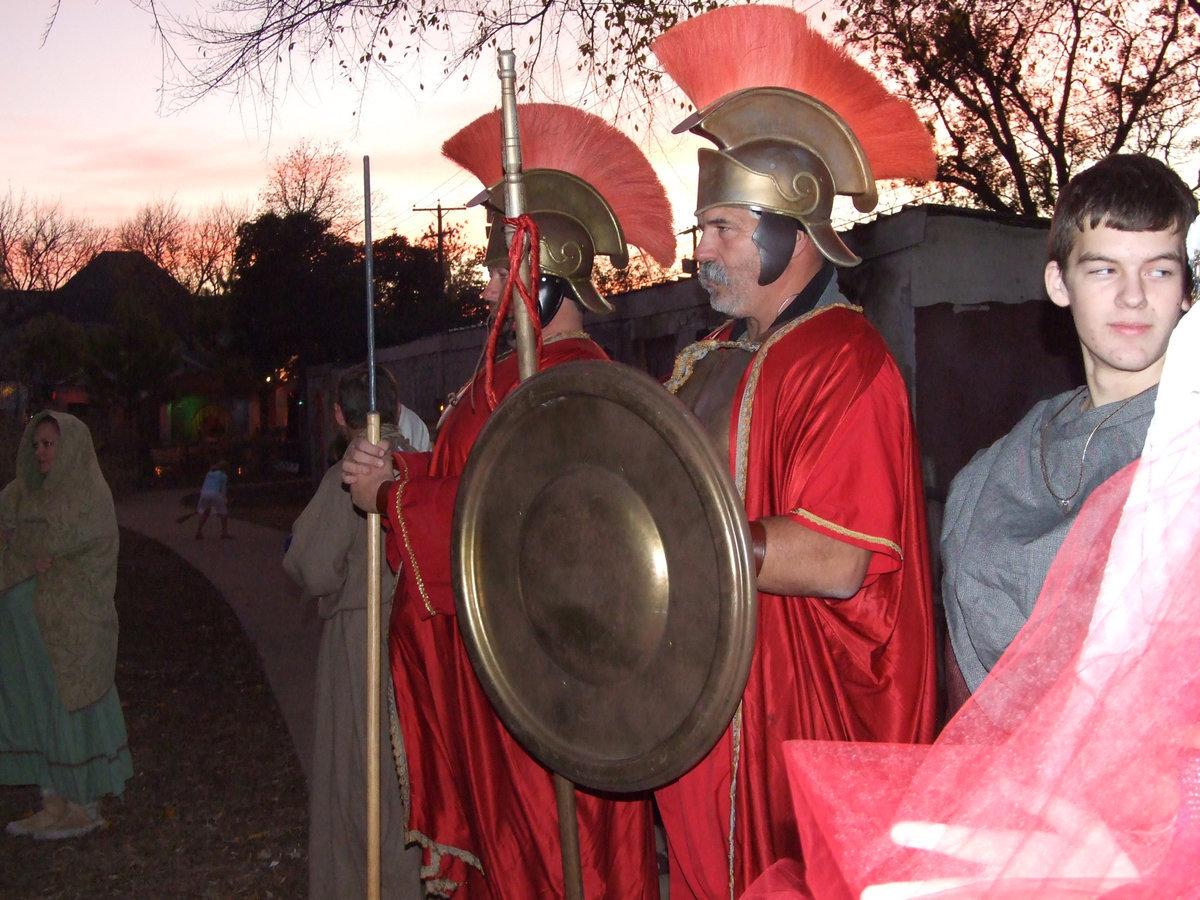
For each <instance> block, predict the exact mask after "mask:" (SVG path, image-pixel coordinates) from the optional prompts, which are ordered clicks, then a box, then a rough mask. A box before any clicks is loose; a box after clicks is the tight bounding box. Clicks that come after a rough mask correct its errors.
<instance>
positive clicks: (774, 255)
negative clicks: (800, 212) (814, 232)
mask: <svg viewBox="0 0 1200 900" xmlns="http://www.w3.org/2000/svg"><path fill="white" fill-rule="evenodd" d="M799 234H800V228H799V224H798V223H797V222H796V220H795V219H789V218H788V217H787V216H781V215H779V213H771V212H764V213H761V214H759V217H758V227H757V228H755V229H754V234H753V235H751V240H753V241H754V245H755V246H756V247H758V259H759V267H758V283H759V284H760V285H762V286H763V287H765V286H766V285H768V284H771V283H772V282H774V281H776V280H777V279H778V278H779V276H780V275H782V274H783V270H784V269H786V268H787V267H788V263H789V262H791V259H792V251H793V250H795V249H796V239H797V237H798V236H799Z"/></svg>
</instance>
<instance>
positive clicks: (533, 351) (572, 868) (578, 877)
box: [499, 50, 583, 900]
mask: <svg viewBox="0 0 1200 900" xmlns="http://www.w3.org/2000/svg"><path fill="white" fill-rule="evenodd" d="M499 56H500V124H501V132H502V135H503V144H504V147H503V154H504V213H505V216H506V217H507V218H510V219H515V218H517V217H518V216H520V215H521V214H522V213H524V212H525V178H524V175H523V174H522V171H521V134H520V127H519V122H518V119H517V89H516V84H517V63H516V60H517V57H516V54H515V53H513V51H511V50H501V51H500V54H499ZM506 227H507V226H506ZM512 238H513V232H512V229H511V227H508V243H509V245H510V246H511V245H512ZM529 250H530V248H529V247H528V246H526V247H525V248H524V252H522V254H521V268H520V272H519V275H518V277H519V278H520V279H521V283H522V284H525V285H528V286H529V289H530V293H531V294H533V296H535V297H536V296H537V285H536V284H530V281H529V279H530V271H529ZM513 307H514V309H513V314H514V316H515V318H514V325H515V326H516V333H517V371H518V373H519V374H520V378H521V381H524V380H525V379H526V378H530V377H532V376H533V375H535V374H536V373H537V365H538V360H537V342H536V339H535V337H534V333H533V321H532V320H531V318H530V316H529V310H528V309H526V307H525V304H524V303H514V304H513ZM554 799H555V805H556V808H557V810H558V837H559V844H560V848H561V854H562V870H563V891H564V896H565V898H566V900H583V871H582V865H581V863H580V859H579V820H578V818H577V816H576V813H575V785H574V784H572V783H571V781H570V780H569V779H566V778H564V777H563V776H561V775H559V774H558V773H557V772H555V773H554Z"/></svg>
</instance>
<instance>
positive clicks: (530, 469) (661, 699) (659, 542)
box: [451, 362, 755, 792]
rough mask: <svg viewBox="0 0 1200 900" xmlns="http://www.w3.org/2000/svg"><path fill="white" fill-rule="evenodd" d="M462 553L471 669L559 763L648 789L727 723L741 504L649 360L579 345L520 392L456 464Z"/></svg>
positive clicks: (739, 684) (597, 778) (457, 557)
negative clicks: (586, 354)
mask: <svg viewBox="0 0 1200 900" xmlns="http://www.w3.org/2000/svg"><path fill="white" fill-rule="evenodd" d="M451 556H452V563H453V573H454V582H455V594H456V602H457V609H458V620H459V627H460V629H461V631H462V635H463V639H464V641H465V642H466V646H467V651H468V653H469V654H470V657H471V661H472V663H473V664H474V666H475V671H476V673H477V674H478V676H479V679H480V681H481V683H482V684H483V687H484V690H485V691H486V692H487V694H488V696H489V697H490V699H491V701H492V705H493V706H494V707H495V708H496V711H497V713H498V714H499V715H500V718H501V719H502V720H503V721H504V723H505V725H507V727H508V729H509V730H510V731H511V732H512V733H513V735H514V736H515V737H516V738H517V740H518V741H520V743H521V744H522V746H524V747H525V749H526V750H527V751H528V752H529V753H530V755H532V756H533V757H534V758H536V759H537V760H539V761H540V762H541V763H542V764H544V765H545V766H547V767H548V768H550V769H551V770H553V771H555V772H557V773H559V774H561V775H563V776H565V777H566V778H569V779H570V780H571V781H573V782H575V783H576V784H581V785H584V786H586V787H590V788H594V789H597V790H603V791H615V792H632V791H640V790H647V789H650V788H654V787H658V786H659V785H662V784H665V783H666V782H668V781H670V780H672V779H674V778H676V777H678V776H679V775H681V774H683V773H684V772H686V771H687V770H688V769H689V768H691V767H692V766H693V765H694V764H695V763H696V762H697V761H698V760H699V759H700V758H701V757H702V756H703V755H704V754H705V753H706V752H707V751H708V750H709V749H710V748H711V747H712V746H713V744H714V743H716V741H717V739H718V738H719V737H720V736H721V734H722V732H723V731H724V730H725V728H726V726H728V724H729V721H730V719H731V718H732V716H733V712H734V710H735V709H736V708H737V704H738V701H739V699H740V698H741V694H742V690H743V689H744V687H745V683H746V675H747V672H748V670H749V666H750V658H751V654H752V653H753V648H754V621H755V585H754V568H753V561H752V557H751V550H750V541H749V536H748V533H747V530H746V524H745V514H744V512H743V508H742V503H741V500H740V498H739V497H738V494H737V491H736V489H735V488H734V486H733V482H732V479H731V478H730V476H729V471H728V466H727V464H726V462H725V461H724V460H723V459H722V458H721V457H720V456H718V454H717V453H715V452H714V450H713V448H712V445H711V444H710V443H709V439H708V437H707V436H706V435H705V433H704V431H703V430H702V427H701V425H700V424H699V421H698V420H697V419H696V418H695V417H694V416H693V415H692V414H691V412H690V411H688V410H687V409H686V408H685V407H684V406H683V405H682V404H681V403H679V401H677V400H676V399H675V398H674V397H673V396H671V395H670V394H669V393H668V392H667V391H666V390H665V389H664V388H663V387H662V385H660V384H658V383H657V382H655V381H654V380H653V379H651V378H650V377H649V376H647V375H645V374H643V373H641V372H638V371H636V370H634V369H631V368H628V367H626V366H623V365H620V364H616V363H609V362H572V363H567V364H565V365H561V366H555V367H554V368H552V369H548V370H546V371H544V372H540V373H538V374H537V375H535V376H533V377H532V378H530V379H528V380H527V381H525V382H524V383H523V384H521V385H520V386H519V387H518V388H517V389H516V390H515V391H513V392H512V393H511V394H510V395H509V396H508V397H507V398H506V399H505V401H504V402H503V403H502V404H500V406H499V407H498V408H497V409H496V411H495V412H494V413H493V414H492V416H491V417H490V419H489V420H488V423H487V425H486V426H485V427H484V429H483V431H482V432H481V433H480V435H479V438H478V440H477V441H476V443H475V446H474V449H473V450H472V452H471V457H470V460H469V461H468V464H467V467H466V470H465V472H464V473H463V477H462V481H461V484H460V486H459V491H458V500H457V505H456V508H455V521H454V538H453V544H452V548H451Z"/></svg>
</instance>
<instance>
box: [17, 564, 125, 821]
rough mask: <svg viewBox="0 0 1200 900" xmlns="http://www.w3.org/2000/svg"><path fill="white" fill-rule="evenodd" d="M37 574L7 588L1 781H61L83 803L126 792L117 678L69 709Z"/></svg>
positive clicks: (66, 793) (61, 789) (45, 784)
mask: <svg viewBox="0 0 1200 900" xmlns="http://www.w3.org/2000/svg"><path fill="white" fill-rule="evenodd" d="M35 583H36V582H35V580H34V579H32V578H31V579H29V580H28V581H24V582H21V583H20V584H18V585H15V586H14V587H12V588H9V589H8V591H6V592H4V593H2V594H0V784H30V785H38V786H39V787H42V788H53V789H54V790H55V791H56V792H57V793H58V794H59V795H60V796H62V797H65V798H67V799H68V800H74V801H75V802H76V803H91V802H93V801H95V800H97V799H99V798H100V797H103V796H105V795H107V794H114V795H116V796H120V795H121V793H122V792H123V791H124V790H125V782H126V781H128V780H129V779H130V778H131V777H132V776H133V761H132V759H131V758H130V756H129V739H128V737H127V735H126V733H125V716H124V715H123V714H122V713H121V701H120V699H119V698H118V697H117V688H116V685H114V686H113V687H111V688H109V689H108V692H107V693H106V694H105V695H104V696H103V697H101V698H100V699H99V700H97V701H96V702H95V703H92V704H91V705H89V706H85V707H84V708H83V709H79V710H76V711H75V712H67V710H66V709H64V708H63V705H62V700H61V699H60V698H59V696H58V688H57V686H56V683H55V679H54V669H53V668H52V667H51V665H50V656H49V654H48V653H47V652H46V645H45V644H44V643H43V642H42V632H41V629H40V628H39V627H38V623H37V618H36V616H35V615H34V612H33V588H34V584H35Z"/></svg>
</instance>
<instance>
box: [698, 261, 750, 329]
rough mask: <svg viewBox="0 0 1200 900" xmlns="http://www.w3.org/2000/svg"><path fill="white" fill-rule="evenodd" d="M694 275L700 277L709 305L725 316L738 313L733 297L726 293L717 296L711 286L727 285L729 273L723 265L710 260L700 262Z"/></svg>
mask: <svg viewBox="0 0 1200 900" xmlns="http://www.w3.org/2000/svg"><path fill="white" fill-rule="evenodd" d="M696 277H697V278H699V279H700V286H701V287H702V288H704V290H705V291H706V292H707V293H708V305H709V306H711V307H712V308H713V309H715V310H716V311H717V312H719V313H721V314H722V315H725V316H735V317H736V316H738V315H740V313H739V311H738V304H737V300H736V299H735V298H734V297H732V296H730V295H728V294H726V295H725V296H724V297H720V298H719V297H718V295H717V294H716V293H715V292H714V291H713V287H729V273H728V272H727V271H726V270H725V267H724V266H722V265H721V264H720V263H715V262H712V261H711V260H710V261H707V262H702V263H700V265H699V266H698V267H697V269H696Z"/></svg>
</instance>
